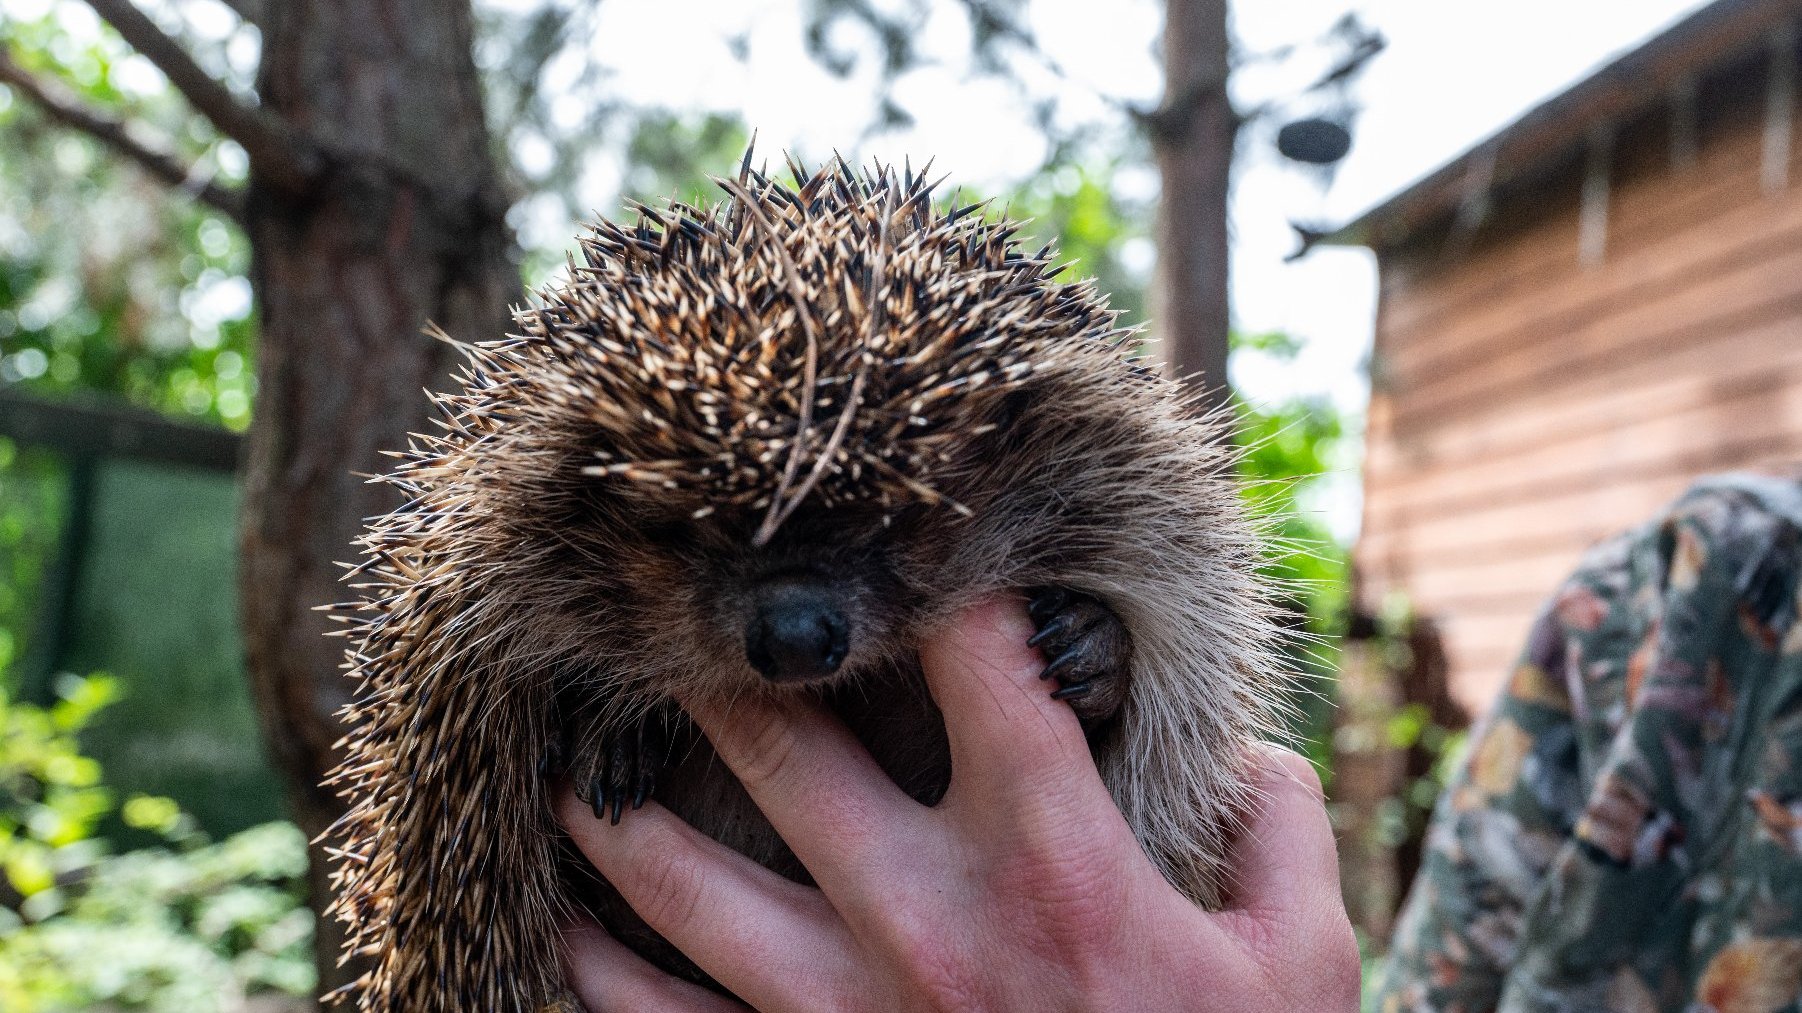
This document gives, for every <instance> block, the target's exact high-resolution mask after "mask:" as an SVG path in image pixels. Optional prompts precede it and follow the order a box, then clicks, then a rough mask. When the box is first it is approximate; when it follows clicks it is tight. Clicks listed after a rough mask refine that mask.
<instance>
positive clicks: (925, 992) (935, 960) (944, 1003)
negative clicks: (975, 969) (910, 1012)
mask: <svg viewBox="0 0 1802 1013" xmlns="http://www.w3.org/2000/svg"><path fill="white" fill-rule="evenodd" d="M890 945H891V947H892V949H891V953H892V955H893V957H894V960H895V961H896V964H897V965H898V966H899V968H900V970H901V975H902V978H903V981H904V982H905V985H906V987H907V988H908V990H909V991H910V992H912V993H913V995H914V996H915V997H916V1002H915V1003H914V1005H915V1007H916V1008H920V1009H930V1010H976V1009H981V1008H982V1004H981V1002H980V1001H979V999H980V996H979V994H978V989H977V988H976V987H975V983H976V980H977V979H976V976H975V975H974V974H972V973H971V968H969V967H968V966H967V965H966V962H965V961H964V960H963V957H962V954H961V952H960V950H959V948H958V947H957V946H956V945H954V944H953V943H951V942H950V941H949V940H948V939H947V938H946V935H945V930H944V928H943V927H942V925H934V924H932V923H931V922H928V921H925V920H922V919H909V920H908V921H907V923H906V924H904V925H903V926H901V927H898V928H897V929H896V933H895V936H894V938H893V939H891V942H890Z"/></svg>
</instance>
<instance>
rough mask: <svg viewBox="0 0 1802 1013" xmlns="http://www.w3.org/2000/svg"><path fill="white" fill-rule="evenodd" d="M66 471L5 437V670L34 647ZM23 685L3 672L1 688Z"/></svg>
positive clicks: (0, 523) (0, 583) (1, 548)
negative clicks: (41, 588) (40, 590)
mask: <svg viewBox="0 0 1802 1013" xmlns="http://www.w3.org/2000/svg"><path fill="white" fill-rule="evenodd" d="M67 498H68V497H67V495H66V485H65V483H64V481H63V470H62V468H61V466H60V465H59V464H58V462H57V461H56V460H54V459H53V458H52V457H51V456H50V455H48V454H44V453H38V452H32V451H29V450H21V449H20V448H19V447H18V445H17V444H15V443H13V442H12V441H11V440H8V439H6V438H5V437H0V673H6V672H12V671H17V664H18V661H19V659H21V658H23V657H26V656H27V653H28V652H29V651H31V650H33V649H34V645H33V644H32V643H31V640H30V638H31V635H32V632H33V630H32V626H33V623H34V620H35V618H36V608H37V604H38V597H37V590H38V587H39V585H40V583H41V581H42V579H43V575H44V570H45V567H46V566H48V565H49V562H50V560H51V558H52V556H53V555H54V554H55V552H56V548H57V542H58V539H59V538H60V536H61V533H62V525H61V523H60V521H59V519H60V518H62V517H63V516H64V515H65V513H66V511H67V509H68V504H67V503H66V502H65V501H66V500H67ZM17 689H18V687H17V686H15V685H13V684H11V683H10V682H8V681H6V680H5V679H4V677H3V676H0V692H13V691H17Z"/></svg>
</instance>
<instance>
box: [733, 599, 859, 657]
mask: <svg viewBox="0 0 1802 1013" xmlns="http://www.w3.org/2000/svg"><path fill="white" fill-rule="evenodd" d="M850 648H851V624H850V623H849V622H848V621H847V620H846V619H845V612H844V609H842V608H841V607H840V605H839V602H838V601H837V596H836V595H835V594H833V593H832V591H831V589H830V588H827V587H823V586H821V585H819V584H817V583H814V582H811V581H806V580H776V581H770V582H768V583H765V584H764V585H762V586H761V587H759V588H758V589H757V591H756V593H755V595H754V605H753V611H752V616H751V622H750V624H749V625H748V626H746V627H745V660H747V661H749V662H750V663H751V667H752V668H755V669H756V670H757V671H758V672H759V673H761V674H762V675H763V677H764V678H766V679H768V680H770V681H771V682H800V681H805V680H808V679H820V678H824V677H826V676H828V675H831V674H832V673H834V672H836V671H838V668H839V666H840V665H842V664H844V662H845V655H847V654H849V653H850Z"/></svg>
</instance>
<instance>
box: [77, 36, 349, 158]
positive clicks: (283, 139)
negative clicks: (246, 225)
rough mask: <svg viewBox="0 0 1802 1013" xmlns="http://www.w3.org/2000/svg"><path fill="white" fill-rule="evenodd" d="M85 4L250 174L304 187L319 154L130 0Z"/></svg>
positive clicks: (278, 118) (276, 117) (279, 119)
mask: <svg viewBox="0 0 1802 1013" xmlns="http://www.w3.org/2000/svg"><path fill="white" fill-rule="evenodd" d="M87 2H88V6H90V7H92V8H94V11H95V12H96V13H98V14H99V15H100V16H101V17H102V18H104V19H105V20H106V22H107V23H108V24H110V25H112V26H113V29H114V30H115V31H117V32H118V33H119V35H120V36H121V37H122V38H124V39H125V41H126V42H128V43H130V44H131V47H132V48H133V49H136V50H137V51H138V52H139V53H141V54H143V56H144V58H145V59H147V60H149V61H150V62H151V63H153V64H155V65H156V68H157V69H158V70H160V71H162V72H163V76H165V77H167V78H168V79H169V83H170V84H172V85H174V86H175V89H176V90H177V91H179V92H181V93H182V94H183V95H184V96H186V97H187V100H188V102H189V103H191V104H192V105H193V106H194V108H195V109H197V110H199V111H200V114H201V115H203V116H205V117H206V118H207V119H209V120H211V121H212V123H213V125H214V126H215V127H218V128H219V131H220V132H221V133H223V134H225V135H226V136H227V137H230V138H231V139H232V140H234V141H237V142H238V143H239V144H241V145H243V147H244V151H245V153H246V154H248V155H249V156H250V168H251V172H252V173H254V174H256V175H258V176H260V177H262V178H263V179H265V180H267V181H268V182H269V183H271V184H272V185H274V186H275V187H276V188H278V189H280V190H284V191H286V192H288V193H292V194H298V193H300V192H302V191H303V190H305V189H306V186H307V183H308V181H309V180H310V178H311V177H312V176H313V174H314V173H315V172H316V171H317V169H318V166H319V154H318V152H317V151H315V150H314V149H313V147H312V146H311V145H310V144H307V143H306V142H305V141H304V140H303V139H302V138H300V137H299V136H298V135H297V134H296V133H295V132H294V131H293V130H291V129H289V127H288V125H287V124H286V123H284V122H282V120H281V118H280V117H278V116H275V115H274V114H272V113H270V112H269V111H268V110H265V109H261V108H259V107H257V106H252V105H246V104H244V103H243V102H240V101H238V98H237V96H235V95H233V94H232V93H231V92H230V91H229V90H227V89H226V87H225V86H224V85H223V84H220V83H219V82H218V81H217V80H214V78H213V76H212V75H211V74H208V73H207V72H206V71H205V70H204V69H202V68H201V66H200V65H199V64H197V63H195V62H194V58H193V57H191V56H189V55H188V53H187V50H185V49H183V48H182V47H181V45H180V44H179V43H177V42H176V41H175V40H174V39H172V38H170V37H169V36H168V35H167V34H165V33H164V32H163V30H162V29H161V28H158V27H157V26H156V23H155V22H153V21H151V20H150V19H149V18H148V17H146V16H145V15H144V12H143V11H140V10H138V9H137V7H135V6H134V5H133V4H132V3H131V0H87Z"/></svg>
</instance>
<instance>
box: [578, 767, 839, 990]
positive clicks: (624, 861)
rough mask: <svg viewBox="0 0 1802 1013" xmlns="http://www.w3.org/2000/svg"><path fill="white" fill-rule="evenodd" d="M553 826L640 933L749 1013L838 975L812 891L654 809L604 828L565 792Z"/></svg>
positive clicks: (835, 936) (829, 934) (833, 924)
mask: <svg viewBox="0 0 1802 1013" xmlns="http://www.w3.org/2000/svg"><path fill="white" fill-rule="evenodd" d="M557 809H558V812H557V815H558V819H559V820H560V821H561V822H562V824H563V827H564V829H565V830H566V831H568V833H569V835H570V838H571V839H572V840H573V841H574V842H575V844H576V847H577V848H579V849H581V851H582V854H584V855H586V856H587V857H588V860H589V861H591V862H593V863H594V867H595V868H596V869H597V870H599V872H600V873H601V875H602V876H604V877H606V879H607V882H608V883H610V884H612V886H613V888H614V889H615V890H618V891H619V894H620V896H621V897H622V898H624V899H625V901H626V903H627V904H628V905H630V906H631V908H632V910H633V911H635V912H637V914H638V916H639V917H640V918H643V919H644V921H645V924H646V925H649V926H650V927H651V928H652V929H654V930H656V931H657V933H658V934H659V935H661V936H663V938H665V939H667V940H669V941H670V943H671V944H673V945H674V946H675V947H676V948H677V949H679V950H681V951H682V952H683V953H684V954H685V955H687V957H688V958H689V959H690V960H692V961H694V962H695V964H696V965H697V966H699V967H700V968H701V970H703V971H706V972H707V973H708V974H710V975H712V976H713V978H714V980H716V981H718V982H719V983H720V984H722V985H724V986H726V987H727V988H728V989H731V990H732V992H733V993H734V994H736V995H738V996H741V997H743V998H744V999H745V1000H746V1001H747V1002H750V1003H751V1004H752V1005H754V1006H757V1007H759V1008H771V1007H781V1006H783V1005H784V1004H792V1003H793V1001H794V999H795V992H794V989H795V988H796V987H797V985H799V984H801V983H817V982H820V981H821V980H822V979H823V978H825V977H826V976H828V975H831V974H834V973H836V969H841V968H843V967H844V966H845V960H844V954H845V952H846V947H845V945H844V943H843V940H842V931H840V929H839V928H838V922H837V920H836V915H834V914H833V913H832V910H831V908H830V907H829V906H828V905H827V904H826V902H825V898H823V897H821V896H820V893H819V891H817V890H812V889H809V888H808V887H804V886H801V885H800V884H798V883H793V882H790V881H789V880H786V879H783V878H782V877H781V876H778V875H777V874H775V873H774V872H771V871H770V870H768V869H766V868H764V867H763V866H761V865H758V864H757V863H756V862H753V861H751V860H750V859H749V858H746V857H745V856H743V855H741V854H739V853H738V852H736V851H733V850H731V849H730V848H727V847H726V846H725V845H723V844H720V843H719V842H717V841H714V840H713V839H712V838H709V837H707V836H706V835H704V834H702V833H701V832H700V831H698V830H695V829H694V828H693V827H691V826H689V825H688V824H686V823H684V822H682V820H681V819H679V818H678V817H677V816H676V815H675V814H674V813H672V812H670V811H669V810H668V809H665V808H663V807H662V806H660V805H658V804H657V803H655V802H647V803H645V806H644V808H642V809H640V810H638V811H637V812H635V813H633V814H632V817H631V818H630V819H628V820H626V821H625V822H623V823H621V824H619V825H617V826H614V825H610V824H608V823H605V822H603V821H601V820H597V819H595V818H594V815H593V813H592V812H591V811H590V810H589V808H588V807H587V806H586V805H584V804H583V803H582V801H581V799H578V798H577V797H576V795H575V793H574V792H572V791H567V790H566V791H565V792H564V793H563V798H562V799H561V800H560V801H559V802H558V806H557Z"/></svg>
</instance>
